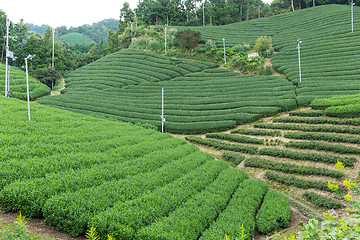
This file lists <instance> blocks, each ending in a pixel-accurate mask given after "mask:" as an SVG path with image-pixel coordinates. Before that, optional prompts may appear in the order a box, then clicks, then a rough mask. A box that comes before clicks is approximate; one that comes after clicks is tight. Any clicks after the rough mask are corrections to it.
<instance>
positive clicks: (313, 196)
mask: <svg viewBox="0 0 360 240" xmlns="http://www.w3.org/2000/svg"><path fill="white" fill-rule="evenodd" d="M304 197H305V198H306V199H307V200H309V201H311V202H313V203H314V204H315V205H317V206H319V207H324V208H328V209H337V208H342V207H343V205H342V203H341V202H339V201H337V200H335V199H332V198H329V197H326V196H323V195H320V194H318V193H315V192H310V191H306V192H304Z"/></svg>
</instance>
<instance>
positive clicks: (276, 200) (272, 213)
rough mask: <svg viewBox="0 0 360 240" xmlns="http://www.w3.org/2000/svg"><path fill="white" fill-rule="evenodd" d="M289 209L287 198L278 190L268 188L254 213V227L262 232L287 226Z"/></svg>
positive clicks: (265, 232) (289, 216)
mask: <svg viewBox="0 0 360 240" xmlns="http://www.w3.org/2000/svg"><path fill="white" fill-rule="evenodd" d="M290 218H291V210H290V204H289V200H288V198H287V197H286V196H285V195H284V194H283V193H280V192H277V191H274V190H269V191H268V192H267V193H266V195H265V198H264V201H263V203H262V205H261V208H260V210H259V211H258V213H257V215H256V228H257V230H258V231H259V232H260V233H262V234H267V233H270V232H272V231H276V230H278V229H280V228H282V227H287V226H289V223H290Z"/></svg>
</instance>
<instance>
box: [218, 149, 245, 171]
mask: <svg viewBox="0 0 360 240" xmlns="http://www.w3.org/2000/svg"><path fill="white" fill-rule="evenodd" d="M222 156H223V158H224V159H225V160H226V161H229V162H230V163H231V164H232V165H233V166H234V167H235V166H237V165H239V164H240V163H241V162H242V161H243V160H244V159H245V156H244V155H240V154H238V153H232V152H224V153H223V154H222Z"/></svg>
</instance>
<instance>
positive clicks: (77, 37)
mask: <svg viewBox="0 0 360 240" xmlns="http://www.w3.org/2000/svg"><path fill="white" fill-rule="evenodd" d="M60 40H62V41H65V42H67V43H69V44H71V45H75V44H80V45H90V44H95V41H94V40H92V39H90V38H88V37H87V36H85V35H84V34H81V33H68V34H65V35H63V36H61V37H60Z"/></svg>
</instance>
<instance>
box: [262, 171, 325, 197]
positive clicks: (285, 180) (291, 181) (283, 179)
mask: <svg viewBox="0 0 360 240" xmlns="http://www.w3.org/2000/svg"><path fill="white" fill-rule="evenodd" d="M265 176H266V177H267V178H268V179H269V180H274V181H277V182H279V183H282V184H285V185H288V186H295V187H298V188H303V189H308V188H316V189H319V190H322V191H328V192H331V190H330V189H329V188H328V184H327V182H324V181H312V180H307V179H303V178H298V177H294V176H287V175H279V174H276V173H274V172H270V171H266V172H265Z"/></svg>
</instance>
